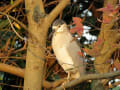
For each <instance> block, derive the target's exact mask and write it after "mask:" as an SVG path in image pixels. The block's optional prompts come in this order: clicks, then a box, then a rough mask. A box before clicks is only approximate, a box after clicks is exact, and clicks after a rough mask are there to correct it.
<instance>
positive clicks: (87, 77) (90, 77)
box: [55, 71, 120, 90]
mask: <svg viewBox="0 0 120 90" xmlns="http://www.w3.org/2000/svg"><path fill="white" fill-rule="evenodd" d="M119 75H120V71H116V72H110V73H105V74H88V75H85V76H82V77H80V78H79V79H75V80H73V81H71V82H68V83H66V84H65V85H64V88H69V87H72V86H75V85H77V84H80V83H81V82H84V81H86V80H96V79H107V78H111V77H115V76H119ZM64 88H63V86H60V87H57V88H56V89H55V90H64Z"/></svg>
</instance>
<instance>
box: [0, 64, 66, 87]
mask: <svg viewBox="0 0 120 90" xmlns="http://www.w3.org/2000/svg"><path fill="white" fill-rule="evenodd" d="M0 71H2V72H7V73H10V74H13V75H16V76H19V77H22V78H24V69H21V68H17V67H15V66H12V65H7V64H4V63H0ZM63 81H64V79H60V80H57V81H55V82H48V81H46V80H43V87H45V88H53V87H56V86H58V85H59V84H61V83H62V82H63Z"/></svg>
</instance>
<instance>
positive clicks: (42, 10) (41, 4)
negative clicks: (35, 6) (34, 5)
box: [40, 0, 45, 13]
mask: <svg viewBox="0 0 120 90" xmlns="http://www.w3.org/2000/svg"><path fill="white" fill-rule="evenodd" d="M40 11H41V12H42V13H45V9H44V5H43V1H42V0H40Z"/></svg>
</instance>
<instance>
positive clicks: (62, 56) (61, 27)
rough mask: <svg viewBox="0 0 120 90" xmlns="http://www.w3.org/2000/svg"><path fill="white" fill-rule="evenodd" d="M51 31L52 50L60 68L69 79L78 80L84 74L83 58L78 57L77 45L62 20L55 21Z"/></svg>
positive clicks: (78, 48) (78, 49)
mask: <svg viewBox="0 0 120 90" xmlns="http://www.w3.org/2000/svg"><path fill="white" fill-rule="evenodd" d="M52 29H53V30H55V32H54V34H53V38H52V48H53V51H54V53H55V55H56V58H57V60H58V62H59V64H60V65H61V67H62V68H63V69H64V70H65V72H67V73H68V74H70V77H71V78H79V77H80V76H81V75H83V74H84V73H85V66H84V63H83V58H82V57H81V56H80V55H78V52H79V51H81V50H80V47H79V45H78V44H77V42H76V41H75V40H73V37H72V35H71V33H70V32H69V29H68V28H67V25H66V23H65V22H64V21H62V20H56V21H55V22H54V23H53V26H52Z"/></svg>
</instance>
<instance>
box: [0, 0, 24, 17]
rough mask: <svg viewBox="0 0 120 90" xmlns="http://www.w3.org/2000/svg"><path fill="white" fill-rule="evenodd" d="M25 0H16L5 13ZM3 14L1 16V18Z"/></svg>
mask: <svg viewBox="0 0 120 90" xmlns="http://www.w3.org/2000/svg"><path fill="white" fill-rule="evenodd" d="M22 2H23V0H16V1H15V2H14V3H13V4H12V5H11V6H10V7H9V8H8V9H7V10H6V11H5V12H4V13H8V12H9V11H10V10H12V9H13V8H14V7H16V6H18V5H19V4H20V3H22ZM2 16H3V15H1V16H0V18H1V17H2Z"/></svg>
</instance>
